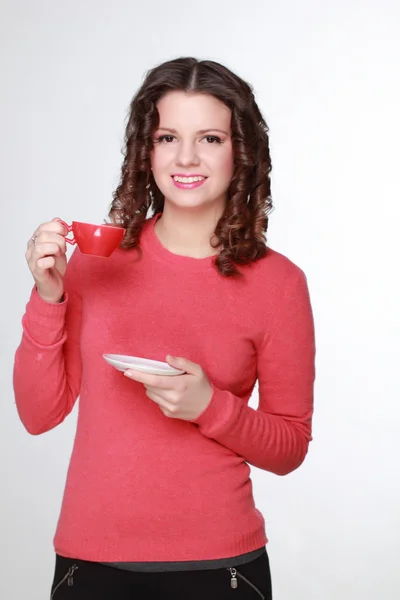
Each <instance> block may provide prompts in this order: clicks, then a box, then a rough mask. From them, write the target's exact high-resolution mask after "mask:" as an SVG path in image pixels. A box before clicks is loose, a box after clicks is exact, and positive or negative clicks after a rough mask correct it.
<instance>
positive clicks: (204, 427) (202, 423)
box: [193, 384, 241, 439]
mask: <svg viewBox="0 0 400 600" xmlns="http://www.w3.org/2000/svg"><path fill="white" fill-rule="evenodd" d="M211 385H212V384H211ZM212 388H213V395H212V396H211V401H210V403H209V405H208V406H207V408H206V409H205V410H204V411H203V412H202V413H201V414H200V415H199V416H198V417H197V419H194V420H193V423H196V425H198V427H199V429H200V431H201V433H203V434H204V435H205V436H207V437H210V438H214V439H216V438H217V437H218V435H221V433H224V432H226V431H227V430H229V429H231V427H232V426H234V424H235V423H236V421H237V419H238V418H239V415H240V410H241V399H240V398H237V397H236V396H234V395H233V394H231V392H228V391H223V390H220V389H218V388H216V387H215V386H214V385H212Z"/></svg>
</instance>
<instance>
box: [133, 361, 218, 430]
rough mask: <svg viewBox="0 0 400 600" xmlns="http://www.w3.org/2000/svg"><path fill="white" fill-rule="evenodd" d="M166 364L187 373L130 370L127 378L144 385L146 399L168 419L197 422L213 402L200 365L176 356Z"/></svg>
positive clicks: (208, 384)
mask: <svg viewBox="0 0 400 600" xmlns="http://www.w3.org/2000/svg"><path fill="white" fill-rule="evenodd" d="M166 361H167V362H168V364H169V365H170V366H171V367H175V368H176V369H180V370H181V371H186V372H185V373H184V374H183V375H176V376H175V375H174V376H170V375H152V374H150V373H142V372H141V371H135V370H134V369H128V370H127V371H125V373H124V375H125V377H129V379H134V380H135V381H138V382H139V383H143V385H144V387H145V388H146V395H147V396H148V397H149V398H150V399H151V400H153V401H154V402H156V403H157V404H158V406H159V407H160V409H161V410H162V412H163V413H164V415H165V416H167V417H171V418H173V419H182V420H183V421H193V420H194V419H197V417H198V416H199V415H200V414H201V413H202V412H203V411H204V410H205V409H206V408H207V406H208V405H209V403H210V402H211V397H212V394H213V390H212V386H211V384H210V382H209V380H208V378H207V376H206V374H205V373H204V371H203V369H202V368H201V366H200V365H197V364H196V363H194V362H191V361H190V360H187V359H186V358H177V357H173V356H167V357H166Z"/></svg>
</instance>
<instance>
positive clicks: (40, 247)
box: [32, 241, 64, 260]
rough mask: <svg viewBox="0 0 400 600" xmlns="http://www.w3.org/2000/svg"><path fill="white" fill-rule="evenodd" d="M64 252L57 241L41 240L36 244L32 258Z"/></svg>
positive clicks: (58, 254)
mask: <svg viewBox="0 0 400 600" xmlns="http://www.w3.org/2000/svg"><path fill="white" fill-rule="evenodd" d="M61 254H64V252H63V251H62V248H60V246H59V245H58V244H57V243H56V242H41V243H38V242H37V241H36V245H35V246H34V248H33V251H32V258H34V259H36V260H37V259H38V258H42V257H43V256H61Z"/></svg>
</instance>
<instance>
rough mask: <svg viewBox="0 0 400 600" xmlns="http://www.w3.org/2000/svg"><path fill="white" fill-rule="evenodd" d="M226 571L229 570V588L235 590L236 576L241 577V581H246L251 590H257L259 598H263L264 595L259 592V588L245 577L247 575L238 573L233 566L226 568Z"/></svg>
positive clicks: (263, 599)
mask: <svg viewBox="0 0 400 600" xmlns="http://www.w3.org/2000/svg"><path fill="white" fill-rule="evenodd" d="M228 571H229V572H230V574H231V588H232V589H233V590H236V588H237V586H238V583H239V582H238V580H237V578H238V577H240V579H243V581H245V582H246V583H247V584H248V585H249V586H250V587H252V588H253V590H254V591H255V592H257V594H258V595H259V596H260V598H262V600H265V596H264V594H262V593H261V592H260V590H259V589H258V587H256V586H255V585H254V583H251V581H249V580H248V579H247V577H245V576H244V575H242V574H241V573H239V571H237V570H236V569H235V568H234V567H230V568H228Z"/></svg>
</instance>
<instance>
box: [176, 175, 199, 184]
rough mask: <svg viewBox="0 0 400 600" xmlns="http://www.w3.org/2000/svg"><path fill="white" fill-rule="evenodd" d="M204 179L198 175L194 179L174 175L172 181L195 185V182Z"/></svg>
mask: <svg viewBox="0 0 400 600" xmlns="http://www.w3.org/2000/svg"><path fill="white" fill-rule="evenodd" d="M203 179H204V177H201V176H200V175H198V176H196V177H179V176H178V175H174V181H178V182H179V183H196V182H197V181H203Z"/></svg>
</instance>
